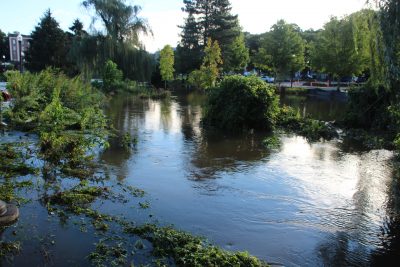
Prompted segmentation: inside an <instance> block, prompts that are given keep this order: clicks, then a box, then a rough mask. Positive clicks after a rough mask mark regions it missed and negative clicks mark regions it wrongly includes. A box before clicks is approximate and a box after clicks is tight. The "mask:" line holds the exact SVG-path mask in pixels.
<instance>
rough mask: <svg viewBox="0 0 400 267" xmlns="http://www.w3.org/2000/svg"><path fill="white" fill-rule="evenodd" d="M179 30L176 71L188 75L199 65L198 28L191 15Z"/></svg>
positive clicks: (200, 52)
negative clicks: (180, 30) (180, 31)
mask: <svg viewBox="0 0 400 267" xmlns="http://www.w3.org/2000/svg"><path fill="white" fill-rule="evenodd" d="M180 28H181V29H182V33H181V34H180V36H181V41H180V43H179V45H178V46H177V48H176V57H177V60H176V62H177V70H178V72H179V73H190V72H191V71H193V70H194V69H197V68H199V67H200V65H201V54H202V49H201V46H200V44H199V38H200V36H201V34H200V28H199V25H198V24H197V22H196V19H195V18H194V16H193V14H189V16H188V18H187V19H186V20H185V25H184V26H180Z"/></svg>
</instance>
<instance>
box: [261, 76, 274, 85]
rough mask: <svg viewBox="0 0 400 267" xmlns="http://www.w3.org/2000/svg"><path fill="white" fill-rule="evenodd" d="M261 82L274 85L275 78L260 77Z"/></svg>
mask: <svg viewBox="0 0 400 267" xmlns="http://www.w3.org/2000/svg"><path fill="white" fill-rule="evenodd" d="M261 80H263V81H264V82H267V83H274V82H275V78H274V77H270V76H261Z"/></svg>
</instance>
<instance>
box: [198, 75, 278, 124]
mask: <svg viewBox="0 0 400 267" xmlns="http://www.w3.org/2000/svg"><path fill="white" fill-rule="evenodd" d="M208 94H209V96H208V101H207V103H206V107H205V115H204V119H203V123H204V125H209V126H213V127H216V128H220V129H223V130H231V131H240V130H243V129H267V130H272V129H273V128H274V126H275V124H276V119H277V116H278V114H279V104H278V96H277V95H276V93H275V89H274V87H272V86H270V85H268V84H266V83H265V82H263V81H262V80H260V79H258V78H256V77H242V76H228V77H226V78H224V80H223V81H222V82H221V83H220V85H219V86H218V87H216V88H213V89H210V90H209V92H208Z"/></svg>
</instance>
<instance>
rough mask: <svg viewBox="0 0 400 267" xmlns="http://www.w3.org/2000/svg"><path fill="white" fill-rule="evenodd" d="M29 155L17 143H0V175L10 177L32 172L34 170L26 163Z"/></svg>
mask: <svg viewBox="0 0 400 267" xmlns="http://www.w3.org/2000/svg"><path fill="white" fill-rule="evenodd" d="M29 157H30V155H29V154H28V153H23V151H22V149H21V146H19V145H16V144H0V177H3V178H10V177H15V176H17V175H19V176H23V175H27V174H34V173H35V172H36V170H35V169H34V168H32V167H31V166H29V165H27V164H26V161H27V160H28V159H29ZM0 199H2V198H0Z"/></svg>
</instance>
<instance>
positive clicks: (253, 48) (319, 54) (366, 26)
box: [176, 0, 385, 82]
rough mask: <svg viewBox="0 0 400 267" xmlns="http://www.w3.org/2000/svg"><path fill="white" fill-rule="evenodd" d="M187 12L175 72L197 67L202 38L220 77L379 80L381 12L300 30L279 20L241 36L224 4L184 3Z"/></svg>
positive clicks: (220, 0) (211, 0) (210, 0)
mask: <svg viewBox="0 0 400 267" xmlns="http://www.w3.org/2000/svg"><path fill="white" fill-rule="evenodd" d="M183 3H184V7H183V8H182V10H183V11H184V12H185V13H186V14H187V16H186V19H185V23H184V25H183V26H181V29H182V31H181V34H180V36H181V40H180V42H179V44H178V46H177V48H176V72H177V73H180V74H189V73H191V72H192V71H194V70H198V69H200V67H201V65H202V64H203V61H204V57H205V56H206V52H205V51H206V47H207V40H208V39H211V40H212V42H217V44H218V46H219V47H220V50H221V63H220V64H219V66H218V68H219V70H220V71H222V72H223V73H242V72H243V71H245V70H253V69H257V70H258V71H260V72H263V73H267V74H270V75H272V76H274V77H276V78H277V79H278V80H284V79H288V78H293V77H294V75H295V73H298V72H302V73H303V74H306V73H309V71H310V70H312V71H315V72H320V73H325V74H327V75H329V78H330V80H340V79H341V78H343V77H349V76H363V77H364V78H365V79H367V78H372V80H373V81H374V82H380V81H382V80H384V79H385V77H384V72H385V70H384V68H385V66H384V65H385V63H384V54H383V53H384V47H383V36H382V31H381V24H380V16H381V14H382V12H381V11H374V10H372V9H364V10H361V11H359V12H356V13H353V14H351V15H348V16H345V17H343V18H337V17H332V18H331V19H330V21H329V22H327V23H326V24H325V25H324V27H323V28H322V29H319V30H313V29H309V30H302V29H301V28H300V27H299V26H298V25H296V24H290V23H287V22H285V21H284V20H279V21H278V22H277V23H276V24H275V25H273V26H272V27H271V29H270V30H269V31H267V32H265V33H263V34H250V33H248V32H242V29H241V27H240V24H239V20H238V16H237V15H234V14H232V7H231V4H230V2H229V1H228V0H184V1H183Z"/></svg>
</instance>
